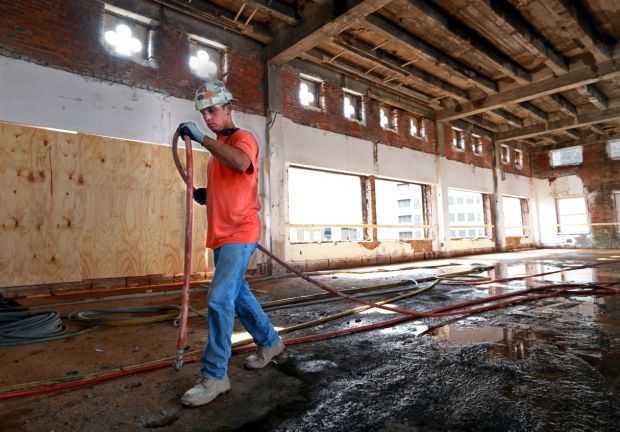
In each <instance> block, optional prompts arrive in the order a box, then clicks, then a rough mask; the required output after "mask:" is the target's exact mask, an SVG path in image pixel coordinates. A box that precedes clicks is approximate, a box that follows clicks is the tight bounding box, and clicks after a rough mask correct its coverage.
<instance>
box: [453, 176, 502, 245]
mask: <svg viewBox="0 0 620 432" xmlns="http://www.w3.org/2000/svg"><path fill="white" fill-rule="evenodd" d="M451 191H454V192H455V193H453V194H451V193H450V192H451ZM467 194H469V195H470V196H465V195H467ZM473 194H475V195H476V198H478V197H479V198H480V200H478V199H473V203H469V204H468V199H469V198H470V197H471V198H473ZM485 195H488V194H487V193H485V192H480V191H471V190H464V189H458V188H452V187H449V188H448V202H449V201H450V197H451V196H452V197H453V198H455V199H454V204H452V211H450V207H451V205H450V204H448V226H447V229H448V230H449V231H450V240H476V239H492V234H491V233H490V231H489V229H488V227H487V225H489V224H490V222H489V220H488V219H487V216H488V215H487V210H488V209H487V203H486V200H485ZM459 201H461V202H460V203H459ZM472 207H474V208H475V209H474V212H473V214H474V220H473V221H469V220H468V219H469V215H468V213H470V212H471V211H472ZM451 215H454V218H453V219H454V221H452V220H451ZM476 215H479V216H481V217H482V221H480V220H479V218H477V217H476ZM471 222H473V223H471ZM480 222H482V223H480ZM470 226H471V228H470ZM469 229H474V230H476V236H474V237H470V236H469V235H468V231H467V230H469ZM461 232H464V233H465V235H464V236H463V237H462V236H461ZM481 232H482V235H479V234H480V233H481ZM453 233H456V234H457V235H456V236H454V235H453Z"/></svg>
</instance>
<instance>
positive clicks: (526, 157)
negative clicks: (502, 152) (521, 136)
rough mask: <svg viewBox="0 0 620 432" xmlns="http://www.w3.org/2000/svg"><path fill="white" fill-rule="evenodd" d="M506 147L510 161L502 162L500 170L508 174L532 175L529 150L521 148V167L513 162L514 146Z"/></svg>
mask: <svg viewBox="0 0 620 432" xmlns="http://www.w3.org/2000/svg"><path fill="white" fill-rule="evenodd" d="M508 148H509V149H510V162H508V163H507V164H505V163H502V171H504V172H507V173H510V174H515V175H522V176H526V177H532V164H531V163H530V159H531V157H530V152H529V151H526V150H522V154H523V166H522V167H521V168H518V167H517V165H516V163H515V161H516V155H515V153H516V152H515V148H514V147H513V146H508Z"/></svg>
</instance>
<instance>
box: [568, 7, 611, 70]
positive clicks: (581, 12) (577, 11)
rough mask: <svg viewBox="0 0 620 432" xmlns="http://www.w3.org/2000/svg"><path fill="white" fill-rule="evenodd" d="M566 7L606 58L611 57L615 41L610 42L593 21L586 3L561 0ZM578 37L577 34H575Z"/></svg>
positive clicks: (593, 44) (594, 46)
mask: <svg viewBox="0 0 620 432" xmlns="http://www.w3.org/2000/svg"><path fill="white" fill-rule="evenodd" d="M559 1H560V3H561V4H562V6H563V7H564V9H566V11H567V12H568V14H569V15H570V16H571V18H572V19H573V20H574V21H575V22H576V23H577V25H578V26H579V28H580V29H581V31H582V32H583V33H584V34H585V35H586V37H587V38H588V39H589V40H590V42H591V43H592V46H593V48H595V49H596V50H597V51H598V52H599V53H600V54H602V55H603V56H605V57H606V58H611V56H612V55H613V51H614V45H615V43H613V44H612V43H608V42H607V41H606V40H605V37H604V36H603V35H602V34H601V32H600V31H599V30H598V28H597V26H596V25H595V24H593V23H592V22H591V19H590V17H589V16H588V15H589V13H588V11H587V10H586V8H585V6H584V4H583V2H582V1H580V0H559ZM575 37H577V36H575Z"/></svg>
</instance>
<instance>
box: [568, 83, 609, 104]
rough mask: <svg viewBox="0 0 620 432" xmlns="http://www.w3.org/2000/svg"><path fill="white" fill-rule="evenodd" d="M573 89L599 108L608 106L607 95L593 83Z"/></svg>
mask: <svg viewBox="0 0 620 432" xmlns="http://www.w3.org/2000/svg"><path fill="white" fill-rule="evenodd" d="M575 90H577V91H578V92H579V94H581V95H583V96H585V97H587V98H588V101H589V102H590V103H591V104H593V105H594V106H596V107H597V108H599V109H606V108H607V107H608V106H609V100H608V99H607V96H605V95H604V94H603V92H602V91H601V90H600V89H599V88H598V87H597V86H595V85H594V84H589V85H586V86H583V87H577V88H576V89H575Z"/></svg>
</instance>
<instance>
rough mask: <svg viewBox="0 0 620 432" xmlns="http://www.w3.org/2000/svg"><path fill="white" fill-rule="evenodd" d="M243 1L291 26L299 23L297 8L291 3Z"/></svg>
mask: <svg viewBox="0 0 620 432" xmlns="http://www.w3.org/2000/svg"><path fill="white" fill-rule="evenodd" d="M243 2H244V3H245V4H247V5H248V6H251V7H253V8H255V9H258V10H259V11H261V12H262V13H264V14H267V15H269V16H270V17H273V18H275V19H278V20H280V21H282V22H285V23H286V24H288V25H290V26H296V25H297V24H299V20H298V19H297V17H296V12H295V9H294V8H293V7H292V6H291V5H289V4H286V3H283V2H281V1H278V0H269V1H267V0H243Z"/></svg>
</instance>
